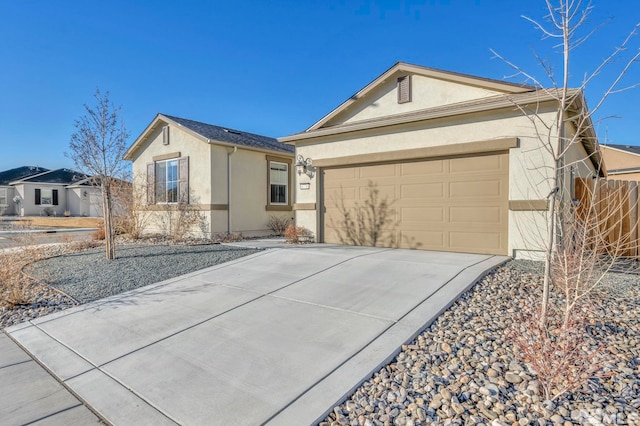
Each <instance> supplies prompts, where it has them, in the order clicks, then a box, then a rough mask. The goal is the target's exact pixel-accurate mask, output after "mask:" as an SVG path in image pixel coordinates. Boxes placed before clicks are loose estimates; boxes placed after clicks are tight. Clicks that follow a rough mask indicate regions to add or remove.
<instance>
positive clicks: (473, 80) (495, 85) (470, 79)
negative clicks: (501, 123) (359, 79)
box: [305, 62, 535, 132]
mask: <svg viewBox="0 0 640 426" xmlns="http://www.w3.org/2000/svg"><path fill="white" fill-rule="evenodd" d="M399 71H400V72H402V71H403V72H410V73H414V74H420V75H424V76H427V77H433V78H437V79H440V80H447V81H454V82H459V83H463V84H468V85H472V86H478V87H486V88H488V89H492V90H496V91H500V92H503V93H523V92H530V91H533V90H535V88H534V87H531V86H524V85H517V84H514V83H509V82H504V83H502V82H499V81H497V80H490V79H485V78H482V77H476V76H472V75H467V74H461V73H455V72H450V71H444V70H438V69H435V68H427V67H422V66H419V65H413V64H408V63H406V62H396V63H395V64H394V65H393V66H391V68H389V69H388V70H386V71H385V72H383V73H382V74H380V75H379V76H378V77H377V78H375V79H374V80H373V81H371V82H370V83H369V84H367V85H366V86H364V87H363V88H362V89H360V90H359V91H358V92H356V93H355V94H354V95H352V96H350V97H349V98H348V99H347V100H345V101H344V102H342V103H341V104H340V105H338V107H337V108H335V109H333V110H332V111H331V112H329V113H328V114H327V115H325V116H324V117H322V118H321V119H320V120H318V121H317V122H315V123H314V124H312V125H311V126H310V127H309V128H308V129H307V130H305V132H309V131H313V130H316V129H319V128H321V127H322V126H323V125H325V124H326V123H327V122H328V121H330V120H331V119H332V118H334V117H335V116H337V115H338V114H340V113H341V112H343V111H345V110H346V109H347V108H349V107H350V106H351V105H353V104H354V103H355V102H357V101H358V100H360V99H361V98H363V97H364V96H366V95H367V94H368V93H370V92H371V91H373V90H374V89H375V88H376V87H378V86H379V85H380V84H381V83H383V82H384V81H386V80H387V79H388V78H389V77H390V76H391V75H393V74H394V73H396V72H399Z"/></svg>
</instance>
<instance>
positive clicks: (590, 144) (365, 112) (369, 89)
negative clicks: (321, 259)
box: [279, 62, 606, 258]
mask: <svg viewBox="0 0 640 426" xmlns="http://www.w3.org/2000/svg"><path fill="white" fill-rule="evenodd" d="M569 95H570V96H571V98H572V99H573V104H572V108H573V109H575V111H577V112H579V111H581V108H583V107H585V102H584V99H583V95H582V93H581V92H579V91H577V90H573V89H572V90H570V93H569ZM557 113H558V104H557V101H556V100H555V99H554V97H553V96H551V94H550V92H549V91H545V90H536V88H534V87H530V86H524V85H518V84H513V83H507V82H504V81H497V80H491V79H486V78H481V77H475V76H471V75H465V74H460V73H455V72H449V71H443V70H438V69H432V68H427V67H423V66H417V65H411V64H407V63H403V62H398V63H396V64H395V65H393V66H392V67H391V68H390V69H388V70H387V71H385V72H384V73H382V74H381V75H380V76H379V77H378V78H376V79H375V80H373V81H372V82H371V83H369V84H367V85H366V86H365V87H364V88H363V89H361V90H360V91H358V92H357V93H356V94H354V95H353V96H351V97H349V98H348V99H347V100H346V101H345V102H344V103H342V104H341V105H339V106H338V107H337V108H336V109H334V110H333V111H331V112H329V113H328V114H327V115H325V116H324V117H322V118H321V119H320V120H319V121H318V122H316V123H315V124H313V125H312V126H311V127H309V128H308V129H307V130H305V131H303V132H300V133H296V134H293V135H290V136H286V137H281V138H279V141H280V142H283V143H287V144H291V145H294V146H295V148H296V154H297V158H298V161H297V163H296V164H297V165H298V166H299V168H300V171H301V172H303V173H301V174H300V175H299V177H298V179H297V182H296V185H295V200H296V202H295V204H294V210H295V217H296V224H297V225H299V226H305V227H307V228H309V229H310V230H312V231H313V232H314V233H315V235H316V239H317V240H318V241H321V242H329V243H351V244H353V243H354V242H353V235H349V232H350V231H351V232H352V231H353V229H349V228H350V225H357V224H358V223H360V224H361V226H362V225H364V226H365V227H366V226H367V224H369V225H368V226H373V227H374V229H373V231H376V238H377V241H376V245H383V246H384V245H387V246H399V247H407V248H418V249H426V250H442V251H459V252H469V253H487V254H498V255H511V256H515V257H521V258H539V257H540V253H541V252H542V248H543V246H544V241H545V235H546V233H545V229H546V226H545V225H546V221H545V217H546V214H547V211H548V207H547V206H548V196H549V194H550V192H551V190H552V186H551V182H550V177H551V174H550V170H551V169H550V168H549V166H550V165H551V164H552V159H551V157H550V155H548V153H547V152H546V151H545V150H544V149H543V148H542V147H541V138H540V134H539V133H538V131H540V129H544V125H553V123H555V122H556V121H555V119H556V115H557ZM566 118H567V117H565V119H566ZM588 124H590V123H588ZM581 128H582V129H584V130H581V134H579V135H578V142H577V143H573V144H571V146H568V147H567V155H566V156H565V164H566V165H567V167H565V170H566V171H567V173H566V174H565V175H564V179H565V183H566V186H565V188H569V190H568V191H567V193H563V196H564V197H565V199H567V200H568V199H570V198H573V197H574V193H573V191H574V186H573V180H572V179H571V178H572V177H576V176H596V175H599V176H603V175H604V173H606V172H605V171H604V170H603V169H601V168H600V167H599V165H600V164H601V161H600V154H599V149H598V143H597V140H596V137H595V134H594V132H593V129H592V126H590V125H588V126H587V127H586V128H585V127H581ZM542 131H544V130H542ZM563 131H564V132H565V135H566V136H572V135H575V134H576V126H575V125H574V123H573V122H572V121H569V120H566V121H565V122H564V124H563ZM542 139H544V138H542ZM373 192H375V194H374V197H373V198H372V195H371V194H372V193H373ZM372 205H373V206H376V205H377V209H378V210H379V211H377V212H375V211H374V210H375V208H373V207H372ZM354 209H356V210H357V209H360V210H359V212H360V213H356V212H355V211H356V210H354ZM383 216H384V217H387V218H386V219H384V218H383ZM381 218H382V219H381ZM376 221H377V222H378V223H382V222H384V223H385V225H386V226H388V227H389V228H391V229H388V230H387V237H385V238H386V240H384V239H381V237H382V235H380V234H381V232H378V231H381V230H376V229H375V225H371V223H376ZM353 227H354V226H351V228H353ZM369 231H371V230H369ZM382 231H384V230H382Z"/></svg>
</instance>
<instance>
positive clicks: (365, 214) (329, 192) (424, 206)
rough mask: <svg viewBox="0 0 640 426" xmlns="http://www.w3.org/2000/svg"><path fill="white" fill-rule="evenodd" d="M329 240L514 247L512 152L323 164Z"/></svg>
mask: <svg viewBox="0 0 640 426" xmlns="http://www.w3.org/2000/svg"><path fill="white" fill-rule="evenodd" d="M322 177H323V207H324V208H323V211H324V214H323V218H322V227H323V238H324V241H325V242H329V243H342V244H352V245H354V244H355V245H374V243H375V245H377V246H383V247H402V248H418V249H423V250H443V251H460V252H467V253H485V254H501V255H506V254H507V232H508V195H507V194H508V182H509V155H508V153H507V152H504V153H494V154H490V155H475V156H465V157H451V158H441V159H431V160H424V161H411V162H401V163H390V164H375V165H362V166H355V167H339V168H328V169H324V170H323V174H322Z"/></svg>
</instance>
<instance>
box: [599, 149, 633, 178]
mask: <svg viewBox="0 0 640 426" xmlns="http://www.w3.org/2000/svg"><path fill="white" fill-rule="evenodd" d="M600 148H601V149H602V157H603V158H604V163H605V165H606V166H607V170H608V171H612V170H616V169H631V168H640V155H636V154H633V153H630V152H622V151H620V150H617V149H613V148H608V147H606V146H601V147H600ZM607 179H612V180H629V181H640V171H637V172H635V171H634V172H628V173H613V174H612V173H610V174H609V175H608V176H607Z"/></svg>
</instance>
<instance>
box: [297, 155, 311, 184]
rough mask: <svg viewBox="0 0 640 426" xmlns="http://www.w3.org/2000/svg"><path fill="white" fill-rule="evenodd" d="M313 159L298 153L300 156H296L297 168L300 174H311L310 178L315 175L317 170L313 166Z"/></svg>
mask: <svg viewBox="0 0 640 426" xmlns="http://www.w3.org/2000/svg"><path fill="white" fill-rule="evenodd" d="M312 164H313V161H312V160H311V158H308V157H307V158H304V157H303V156H302V155H300V154H298V157H296V164H295V167H296V170H298V175H302V174H303V173H304V174H305V175H307V176H309V178H310V179H311V178H313V175H314V173H315V171H316V168H315V167H313V166H312Z"/></svg>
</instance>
